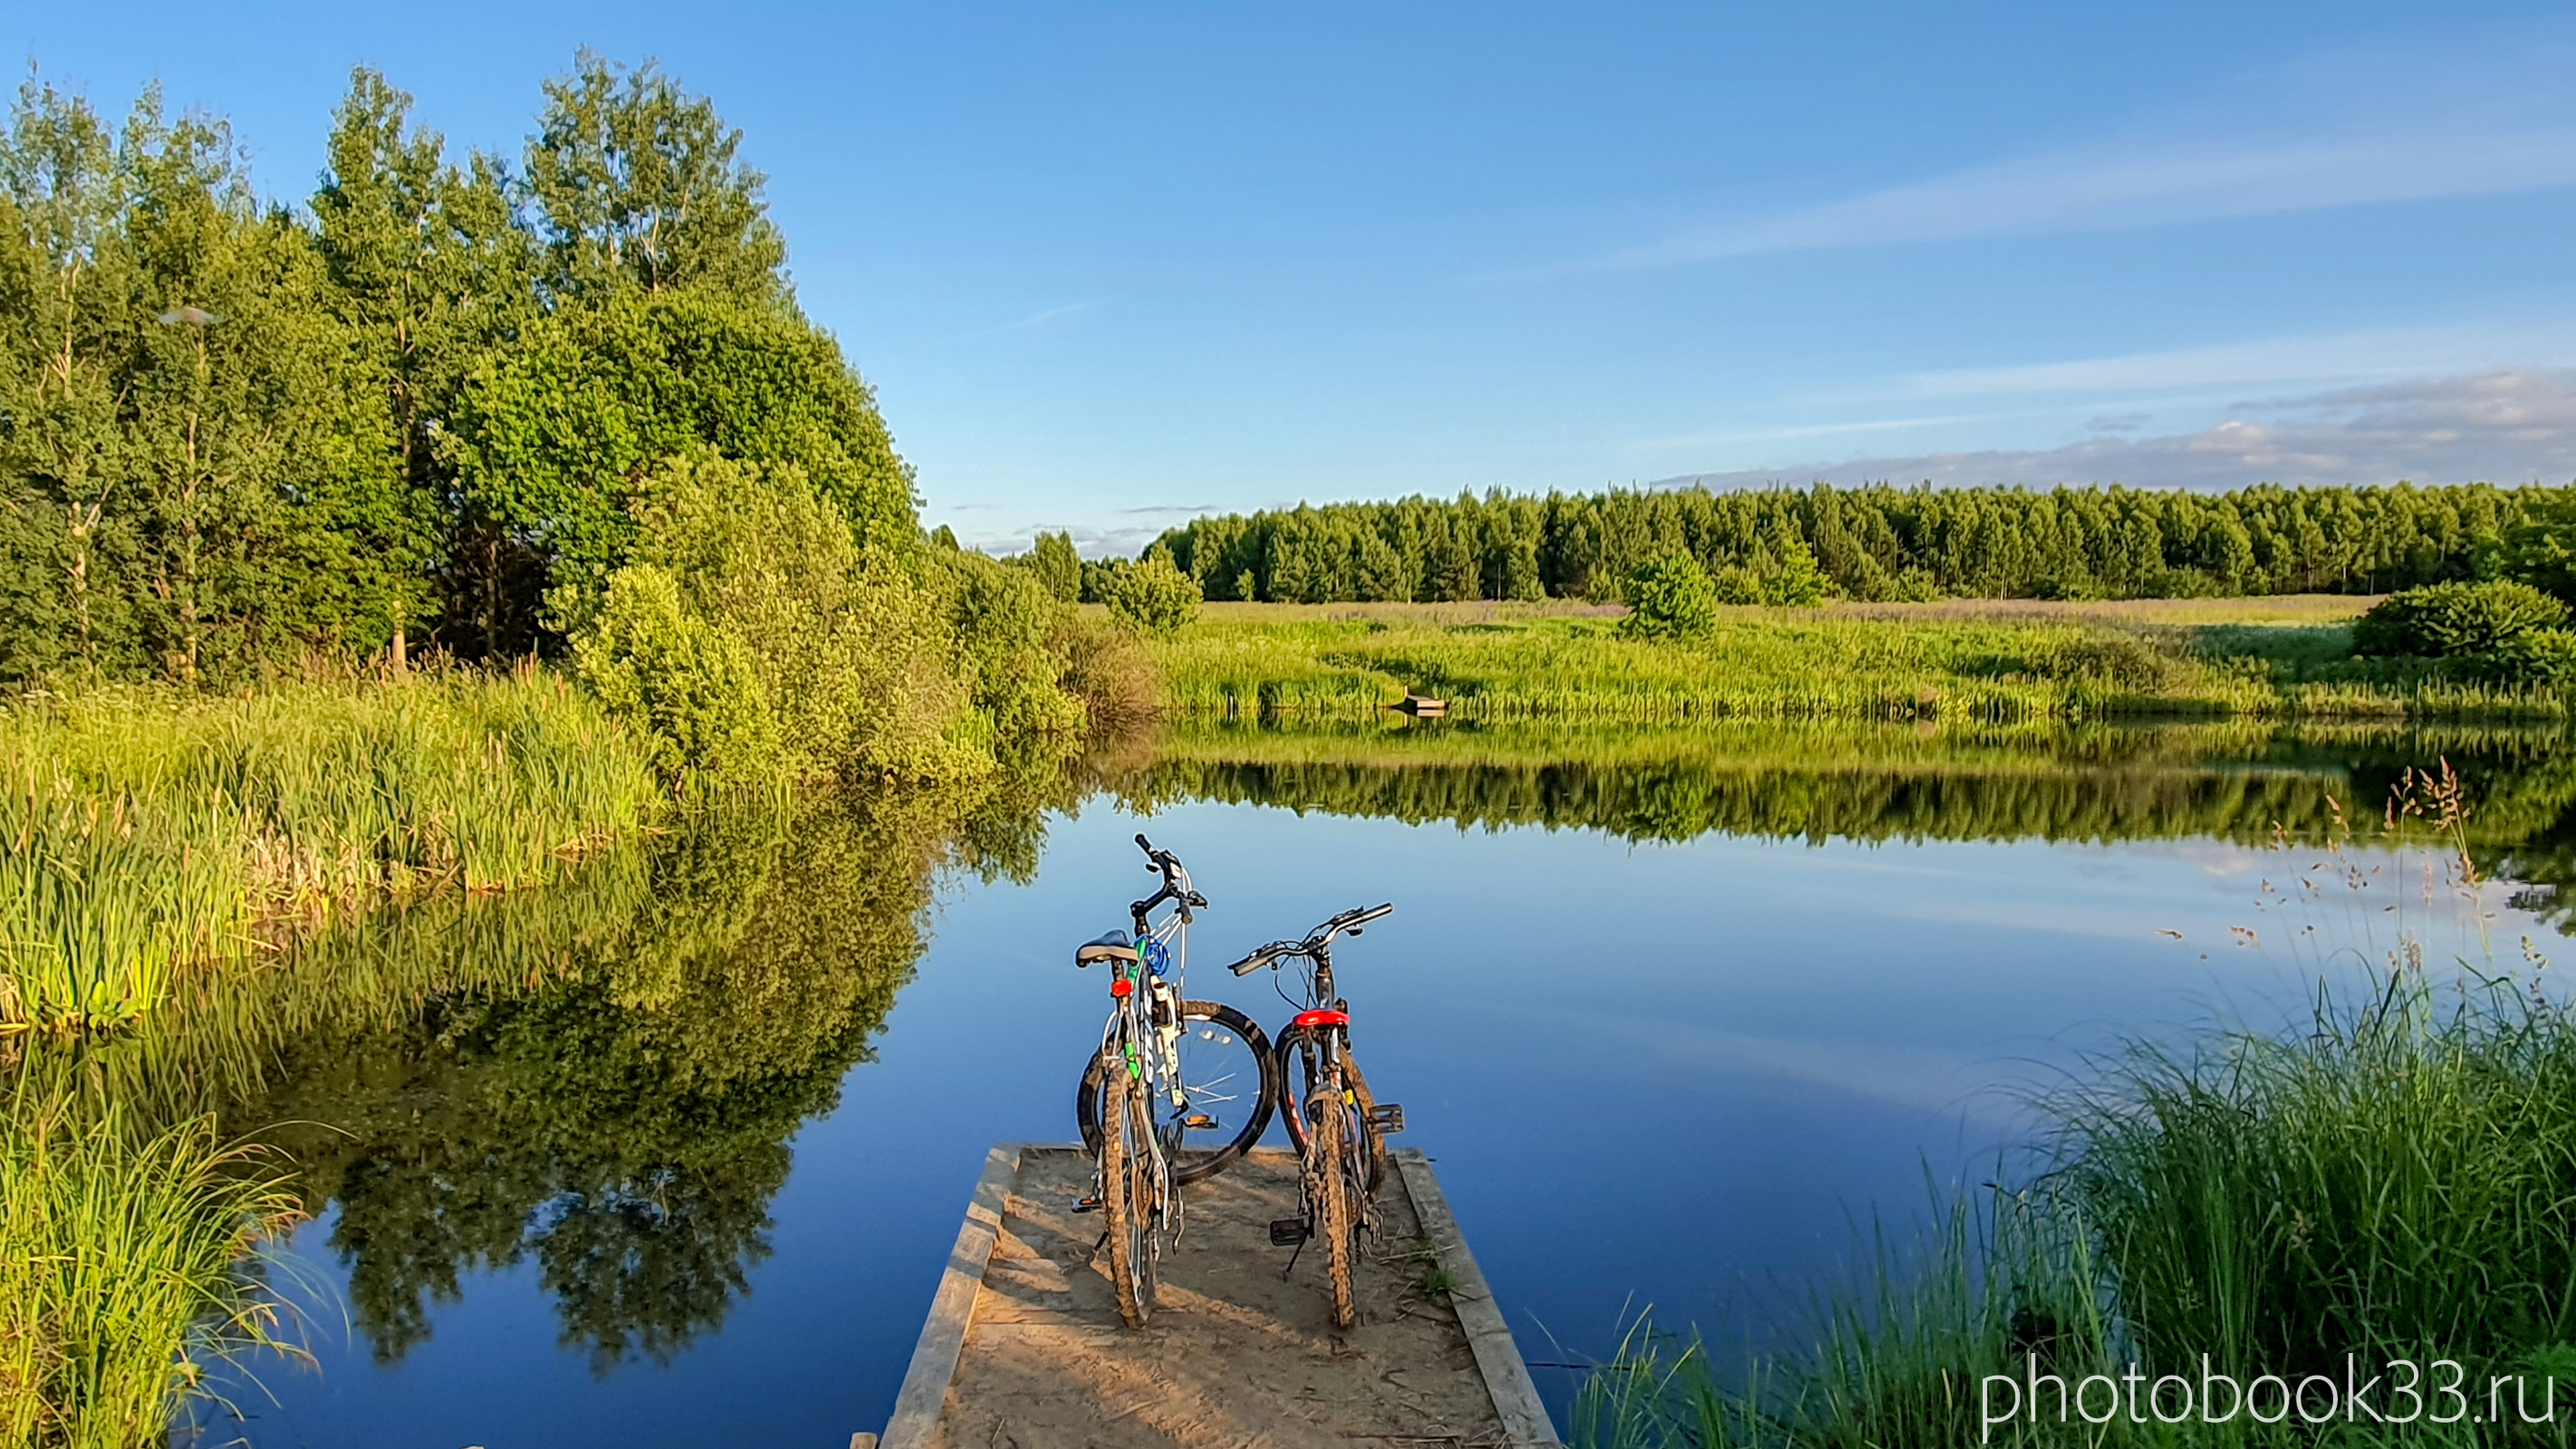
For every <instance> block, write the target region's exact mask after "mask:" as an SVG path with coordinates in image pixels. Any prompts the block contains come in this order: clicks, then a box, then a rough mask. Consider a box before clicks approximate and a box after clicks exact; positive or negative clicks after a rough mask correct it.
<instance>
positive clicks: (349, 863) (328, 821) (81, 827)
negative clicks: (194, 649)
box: [0, 675, 657, 1028]
mask: <svg viewBox="0 0 2576 1449" xmlns="http://www.w3.org/2000/svg"><path fill="white" fill-rule="evenodd" d="M0 779H5V780H6V781H7V782H8V784H7V785H6V787H5V788H0V838H6V839H7V840H9V841H11V842H13V845H14V848H13V849H12V850H10V851H8V852H7V853H6V854H5V855H0V861H5V866H0V1028H5V1027H8V1026H13V1025H20V1024H25V1023H31V1022H32V1023H36V1024H40V1025H48V1026H67V1025H77V1024H80V1023H83V1022H115V1021H125V1020H130V1019H133V1018H135V1017H137V1016H141V1015H144V1014H145V1013H147V1012H149V1011H150V1010H151V1009H152V1008H153V1007H154V1006H155V1005H156V1004H158V1003H159V1002H161V1001H163V1000H164V999H166V998H167V997H168V996H169V995H170V994H171V993H172V992H173V990H174V989H175V988H176V986H177V985H178V984H179V983H180V982H181V981H182V980H183V979H184V975H185V973H186V972H187V971H188V970H189V969H190V968H192V967H195V966H199V965H202V964H204V963H208V962H213V961H223V960H230V959H236V958H238V957H239V956H240V955H241V954H242V953H243V952H245V951H246V950H248V949H250V946H251V943H252V942H253V941H254V940H256V939H257V937H258V935H259V934H260V932H261V931H262V930H263V929H264V928H266V927H268V926H270V925H272V924H274V923H277V922H279V921H281V920H286V919H294V918H311V917H316V916H320V915H323V914H327V913H328V912H329V911H330V910H332V909H333V908H334V907H335V906H337V905H341V904H344V903H355V904H363V903H365V902H368V901H371V900H374V899H378V898H383V897H387V896H405V895H410V894H414V893H417V892H419V891H422V890H425V889H429V888H432V887H435V886H439V885H443V884H454V885H458V886H462V887H465V888H468V889H472V890H491V889H500V888H508V887H516V886H527V885H534V884H538V883H541V882H544V881H547V880H551V879H554V878H555V877H556V876H557V875H558V874H560V873H561V872H562V871H563V870H564V869H565V868H566V867H567V866H568V864H569V863H570V862H571V861H573V860H575V859H577V858H578V857H580V856H581V855H583V854H585V853H587V852H589V851H591V850H595V849H597V848H599V847H601V846H604V845H606V844H608V843H609V842H611V841H613V840H619V839H627V838H631V837H632V836H634V835H635V834H637V833H638V832H639V831H640V830H641V829H642V827H643V826H644V824H645V823H646V822H647V821H648V820H649V819H650V818H651V816H652V814H653V811H654V808H655V803H656V795H657V792H656V790H655V789H654V784H653V778H652V773H651V769H650V766H649V765H648V764H647V761H646V759H645V756H644V753H643V751H642V750H641V749H640V748H639V747H638V745H637V743H636V742H635V741H634V740H633V739H632V738H631V737H630V736H628V735H627V734H626V733H625V732H624V731H622V730H620V729H618V728H617V727H616V726H615V725H614V724H613V723H612V722H611V721H610V719H609V718H608V717H607V715H606V714H604V713H603V712H602V711H601V709H600V708H599V706H598V705H597V704H595V703H594V702H592V701H591V700H590V699H588V698H587V697H585V696H583V695H582V694H581V693H579V692H578V691H576V690H574V689H572V688H571V687H570V686H569V685H568V683H567V682H566V681H564V680H563V679H560V678H557V677H552V676H548V675H530V676H524V677H519V676H513V677H509V678H484V677H480V676H475V675H455V676H431V677H420V676H415V677H412V678H408V679H403V680H397V681H389V682H369V683H363V684H349V685H301V686H292V687H284V688H278V689H273V690H268V691H263V692H261V693H257V694H253V695H249V696H247V697H239V696H194V695H176V694H166V693H156V692H143V691H131V692H122V691H120V692H99V693H93V694H84V695H80V696H75V697H73V698H70V699H63V700H53V701H45V700H35V701H29V702H24V703H21V704H18V705H14V706H11V707H9V708H7V709H5V710H0Z"/></svg>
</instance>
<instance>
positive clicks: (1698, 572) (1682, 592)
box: [1622, 551, 1717, 639]
mask: <svg viewBox="0 0 2576 1449" xmlns="http://www.w3.org/2000/svg"><path fill="white" fill-rule="evenodd" d="M1716 624H1717V590H1716V588H1715V587H1714V586H1713V585H1712V584H1711V583H1710V582H1709V577H1708V571H1707V570H1706V569H1703V568H1701V567H1700V566H1699V560H1698V559H1695V558H1692V557H1691V556H1690V555H1689V554H1686V553H1681V552H1678V551H1674V552H1666V553H1659V554H1650V555H1648V556H1647V558H1646V559H1645V560H1644V561H1643V562H1641V563H1639V564H1638V565H1637V567H1636V569H1635V571H1633V572H1632V573H1630V574H1629V575H1628V617H1627V618H1626V619H1625V620H1623V621H1622V626H1623V630H1624V632H1626V633H1628V634H1631V635H1634V636H1636V637H1638V638H1641V639H1670V638H1677V637H1686V636H1696V635H1701V634H1706V633H1707V632H1708V631H1709V630H1710V629H1712V628H1714V627H1715V626H1716Z"/></svg>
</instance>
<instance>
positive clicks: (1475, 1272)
mask: <svg viewBox="0 0 2576 1449" xmlns="http://www.w3.org/2000/svg"><path fill="white" fill-rule="evenodd" d="M1388 1155H1389V1156H1392V1157H1393V1158H1394V1159H1395V1165H1396V1170H1397V1171H1398V1172H1399V1173H1401V1174H1402V1175H1403V1177H1404V1188H1405V1192H1406V1193H1407V1194H1408V1195H1410V1196H1411V1197H1412V1199H1413V1211H1414V1214H1415V1215H1416V1216H1417V1217H1419V1218H1420V1219H1421V1220H1422V1231H1423V1234H1424V1236H1426V1237H1428V1238H1430V1239H1431V1242H1432V1245H1433V1246H1434V1247H1435V1248H1437V1249H1438V1250H1439V1253H1440V1266H1441V1267H1443V1268H1445V1269H1447V1270H1448V1273H1449V1285H1450V1286H1449V1305H1450V1307H1451V1308H1453V1309H1454V1310H1456V1312H1457V1314H1458V1325H1459V1327H1461V1328H1463V1329H1465V1330H1466V1331H1467V1346H1468V1347H1469V1348H1470V1349H1472V1350H1473V1351H1474V1352H1475V1355H1476V1369H1477V1372H1479V1373H1481V1374H1483V1375H1484V1379H1485V1392H1486V1393H1488V1394H1490V1395H1492V1396H1493V1400H1494V1409H1495V1411H1496V1412H1497V1413H1499V1414H1501V1415H1502V1418H1503V1428H1504V1430H1505V1431H1506V1432H1507V1433H1509V1434H1510V1435H1511V1442H1512V1443H1513V1445H1514V1446H1524V1445H1526V1446H1533V1449H1537V1446H1545V1449H1557V1445H1558V1440H1557V1437H1556V1426H1555V1425H1554V1424H1552V1423H1550V1422H1549V1421H1548V1417H1547V1406H1546V1405H1545V1404H1544V1403H1541V1402H1540V1401H1539V1396H1538V1385H1537V1383H1535V1382H1534V1381H1532V1380H1531V1378H1530V1371H1529V1365H1528V1364H1527V1363H1526V1362H1524V1361H1523V1360H1522V1358H1521V1350H1520V1345H1519V1344H1518V1343H1515V1342H1514V1341H1513V1340H1512V1330H1511V1325H1509V1324H1507V1323H1505V1322H1504V1321H1503V1311H1502V1309H1501V1308H1500V1307H1498V1306H1496V1305H1495V1303H1494V1292H1493V1289H1491V1288H1489V1287H1487V1286H1486V1284H1485V1275H1484V1272H1483V1271H1482V1270H1481V1269H1479V1268H1477V1266H1476V1256H1475V1254H1473V1253H1470V1252H1468V1251H1467V1235H1466V1233H1465V1232H1464V1231H1462V1230H1461V1229H1460V1228H1459V1226H1458V1218H1457V1215H1456V1214H1454V1213H1452V1212H1450V1211H1449V1199H1448V1198H1447V1197H1446V1196H1444V1195H1443V1194H1442V1193H1441V1191H1440V1179H1439V1178H1437V1177H1435V1176H1433V1175H1432V1172H1431V1159H1430V1158H1429V1157H1427V1156H1425V1155H1423V1152H1422V1149H1421V1148H1418V1147H1399V1148H1396V1149H1395V1150H1394V1151H1393V1152H1392V1153H1390V1154H1388Z"/></svg>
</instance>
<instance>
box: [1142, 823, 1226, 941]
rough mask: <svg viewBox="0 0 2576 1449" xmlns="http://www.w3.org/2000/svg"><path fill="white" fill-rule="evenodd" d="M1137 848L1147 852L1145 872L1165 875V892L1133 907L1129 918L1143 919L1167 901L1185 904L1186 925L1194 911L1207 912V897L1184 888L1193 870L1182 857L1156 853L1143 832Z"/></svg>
mask: <svg viewBox="0 0 2576 1449" xmlns="http://www.w3.org/2000/svg"><path fill="white" fill-rule="evenodd" d="M1136 848H1137V849H1139V850H1142V851H1143V852H1145V868H1146V869H1147V870H1150V871H1156V872H1159V873H1160V874H1161V875H1162V877H1163V888H1162V889H1161V890H1158V891H1156V892H1154V893H1153V894H1152V895H1150V896H1147V897H1145V898H1144V899H1143V900H1141V901H1138V902H1136V903H1135V904H1133V905H1131V906H1129V907H1128V908H1127V911H1128V914H1130V915H1135V916H1142V915H1143V914H1145V913H1146V912H1147V911H1150V910H1152V909H1153V908H1154V907H1156V906H1159V905H1161V904H1162V903H1163V902H1165V901H1178V902H1180V903H1181V919H1182V920H1183V921H1184V922H1186V921H1188V920H1189V919H1190V908H1191V907H1193V906H1196V907H1199V908H1200V909H1205V908H1206V906H1207V903H1208V902H1207V897H1205V896H1203V895H1200V894H1199V893H1198V892H1197V891H1195V890H1191V889H1188V888H1186V887H1184V886H1183V885H1181V884H1180V882H1182V881H1186V880H1188V879H1189V878H1190V873H1189V868H1188V867H1187V866H1184V865H1182V864H1181V858H1180V857H1179V856H1177V855H1174V854H1172V853H1171V852H1170V851H1168V850H1156V849H1155V848H1154V842H1152V841H1150V840H1147V839H1146V838H1145V832H1143V831H1141V830H1140V831H1138V832H1136Z"/></svg>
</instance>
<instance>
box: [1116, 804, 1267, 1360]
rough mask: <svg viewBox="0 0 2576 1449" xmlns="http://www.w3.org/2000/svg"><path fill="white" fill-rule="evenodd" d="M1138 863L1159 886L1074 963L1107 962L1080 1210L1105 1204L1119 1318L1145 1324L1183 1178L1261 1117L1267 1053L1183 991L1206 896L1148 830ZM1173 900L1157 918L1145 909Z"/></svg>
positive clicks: (1222, 1158) (1214, 1160) (1242, 1140)
mask: <svg viewBox="0 0 2576 1449" xmlns="http://www.w3.org/2000/svg"><path fill="white" fill-rule="evenodd" d="M1136 844H1137V846H1138V847H1139V848H1141V849H1142V850H1143V851H1144V852H1145V868H1146V869H1147V870H1149V871H1154V872H1156V873H1158V874H1159V875H1161V876H1162V878H1163V883H1162V887H1161V888H1160V889H1159V890H1157V891H1155V892H1154V893H1153V894H1152V895H1150V896H1147V897H1145V898H1144V899H1143V900H1141V901H1137V902H1134V903H1133V904H1131V905H1129V906H1128V908H1127V914H1128V916H1129V918H1130V920H1131V921H1132V923H1133V925H1134V928H1135V929H1134V932H1133V934H1132V935H1131V934H1130V933H1129V932H1126V931H1111V932H1109V933H1108V934H1106V935H1103V936H1100V937H1098V938H1096V939H1094V940H1090V941H1086V942H1084V943H1083V944H1082V945H1081V946H1080V947H1078V948H1077V949H1076V950H1075V951H1074V953H1073V960H1074V964H1075V965H1077V966H1089V965H1091V964H1092V963H1094V962H1106V963H1108V966H1109V997H1110V1009H1109V1021H1108V1024H1107V1025H1106V1026H1105V1027H1103V1028H1102V1030H1101V1035H1100V1050H1099V1051H1097V1052H1095V1053H1094V1054H1093V1055H1092V1058H1091V1062H1090V1065H1089V1066H1088V1068H1086V1069H1085V1071H1084V1072H1083V1076H1082V1085H1081V1087H1080V1088H1079V1090H1078V1091H1077V1092H1076V1093H1075V1097H1074V1115H1075V1119H1076V1120H1077V1121H1078V1122H1079V1123H1080V1125H1081V1128H1082V1140H1083V1144H1084V1145H1085V1146H1086V1147H1088V1148H1089V1149H1090V1150H1091V1153H1092V1156H1093V1158H1094V1159H1095V1161H1096V1162H1097V1164H1098V1171H1097V1175H1096V1177H1095V1180H1094V1184H1093V1189H1092V1196H1090V1197H1088V1198H1085V1199H1083V1200H1082V1202H1081V1203H1079V1204H1077V1209H1078V1210H1080V1211H1086V1212H1087V1211H1092V1210H1095V1209H1096V1210H1098V1211H1100V1212H1101V1213H1102V1214H1103V1215H1104V1217H1105V1218H1106V1219H1107V1229H1108V1230H1107V1231H1106V1232H1105V1233H1104V1234H1103V1235H1102V1238H1103V1241H1104V1243H1105V1244H1106V1245H1107V1247H1108V1249H1109V1281H1110V1283H1111V1284H1112V1285H1113V1287H1114V1288H1115V1290H1116V1296H1117V1299H1118V1316H1119V1317H1121V1318H1123V1319H1125V1320H1126V1322H1127V1326H1128V1327H1130V1328H1142V1327H1144V1326H1145V1320H1146V1318H1147V1317H1148V1316H1149V1315H1150V1314H1151V1313H1152V1312H1153V1309H1154V1290H1155V1283H1156V1279H1157V1269H1158V1266H1159V1264H1160V1263H1161V1260H1162V1255H1163V1249H1164V1245H1165V1243H1166V1241H1167V1240H1171V1239H1177V1238H1178V1237H1179V1235H1180V1228H1181V1200H1180V1195H1179V1192H1178V1189H1179V1187H1180V1185H1181V1184H1183V1183H1188V1182H1195V1181H1197V1180H1199V1179H1200V1178H1203V1177H1206V1176H1208V1175H1209V1174H1211V1173H1214V1172H1217V1171H1220V1170H1222V1169H1223V1168H1224V1167H1225V1165H1226V1164H1227V1163H1229V1162H1232V1161H1234V1160H1235V1159H1236V1158H1238V1157H1240V1156H1242V1155H1243V1154H1244V1153H1245V1152H1246V1151H1248V1150H1250V1148H1251V1146H1252V1144H1253V1143H1254V1142H1255V1141H1256V1140H1258V1139H1259V1138H1260V1136H1261V1134H1262V1131H1263V1130H1264V1129H1265V1128H1267V1127H1268V1126H1269V1125H1270V1112H1271V1099H1272V1097H1273V1096H1274V1095H1275V1091H1276V1089H1275V1087H1274V1086H1273V1082H1272V1078H1273V1073H1274V1072H1275V1071H1276V1070H1277V1064H1276V1059H1275V1058H1274V1057H1273V1056H1272V1054H1271V1051H1270V1041H1269V1038H1268V1037H1267V1036H1265V1035H1263V1033H1262V1030H1261V1028H1260V1027H1259V1026H1256V1025H1254V1024H1253V1022H1252V1020H1251V1018H1249V1017H1247V1016H1245V1015H1243V1013H1241V1012H1239V1011H1236V1010H1235V1009H1234V1008H1232V1007H1230V1006H1223V1005H1219V1004H1217V1003H1215V1002H1207V1001H1188V1000H1184V999H1183V997H1182V985H1181V975H1182V969H1183V967H1184V966H1185V965H1186V964H1187V957H1188V939H1189V926H1190V923H1191V921H1192V920H1193V919H1194V918H1195V917H1194V915H1193V913H1194V912H1195V911H1198V910H1201V909H1204V908H1205V907H1206V906H1207V897H1205V896H1203V895H1200V894H1199V893H1198V891H1197V890H1195V889H1194V888H1192V886H1191V884H1190V873H1189V870H1188V868H1187V867H1185V866H1183V865H1182V864H1181V860H1180V857H1179V856H1176V855H1174V854H1172V853H1171V852H1170V851H1168V850H1157V849H1155V848H1154V844H1153V842H1152V841H1149V840H1147V839H1146V838H1145V837H1144V836H1143V835H1141V834H1140V835H1138V836H1137V837H1136ZM1167 904H1168V905H1169V906H1170V907H1171V910H1170V911H1169V912H1168V913H1166V914H1165V915H1164V916H1163V917H1162V918H1161V919H1160V920H1159V921H1158V920H1156V919H1154V917H1153V913H1154V911H1155V910H1156V909H1157V908H1158V907H1161V906H1164V905H1167Z"/></svg>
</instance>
